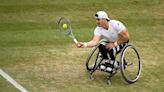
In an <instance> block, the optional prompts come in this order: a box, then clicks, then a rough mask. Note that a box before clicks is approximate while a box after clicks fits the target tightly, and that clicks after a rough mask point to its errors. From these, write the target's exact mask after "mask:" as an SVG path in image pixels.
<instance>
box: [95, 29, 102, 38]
mask: <svg viewBox="0 0 164 92" xmlns="http://www.w3.org/2000/svg"><path fill="white" fill-rule="evenodd" d="M94 35H98V36H101V33H100V28H99V27H96V28H95V30H94Z"/></svg>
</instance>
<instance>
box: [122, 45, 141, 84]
mask: <svg viewBox="0 0 164 92" xmlns="http://www.w3.org/2000/svg"><path fill="white" fill-rule="evenodd" d="M120 61H121V62H120V63H121V73H122V75H123V77H124V79H125V80H126V81H127V82H129V83H134V82H136V81H137V80H138V78H139V76H140V74H141V61H140V57H139V54H138V52H137V50H136V49H135V48H134V47H133V46H132V45H128V46H126V47H125V49H124V50H123V51H122V54H121V60H120Z"/></svg>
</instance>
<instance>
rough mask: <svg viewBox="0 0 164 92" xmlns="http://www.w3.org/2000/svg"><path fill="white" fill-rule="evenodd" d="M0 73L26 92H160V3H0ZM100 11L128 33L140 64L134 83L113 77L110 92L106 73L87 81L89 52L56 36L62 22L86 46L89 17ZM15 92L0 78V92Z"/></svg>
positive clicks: (89, 0) (38, 0)
mask: <svg viewBox="0 0 164 92" xmlns="http://www.w3.org/2000/svg"><path fill="white" fill-rule="evenodd" d="M0 2H1V3H0V68H2V69H3V70H4V71H6V72H7V73H8V74H9V75H11V76H12V77H13V78H14V79H15V80H16V81H18V82H19V83H20V84H21V85H23V86H24V87H25V88H27V90H29V92H66V91H67V92H85V91H86V92H108V91H111V92H120V91H121V92H154V91H156V92H163V90H164V88H163V86H164V84H163V82H164V79H163V78H164V74H163V71H164V67H163V64H164V62H163V59H164V51H163V49H164V47H163V46H164V42H163V41H164V37H163V34H164V31H163V30H164V26H163V25H164V22H163V21H164V12H163V9H164V2H163V1H162V0H99V1H98V0H97V1H94V0H78V1H76V0H69V1H68V0H63V1H61V0H33V1H32V0H21V1H20V0H0ZM99 10H104V11H106V12H108V13H109V15H110V17H111V18H112V19H117V20H120V21H122V22H123V23H124V24H125V25H126V26H127V28H128V30H129V33H130V38H131V40H130V41H131V43H132V44H134V45H135V46H136V47H137V49H138V51H139V53H140V55H141V59H142V64H143V67H142V68H143V71H142V75H141V77H140V79H139V81H138V82H136V83H134V84H130V85H129V84H127V83H126V82H125V81H124V80H123V79H122V77H121V74H120V73H118V74H117V75H115V76H114V77H113V79H112V82H113V84H112V85H111V86H109V85H107V84H106V76H107V74H106V73H103V72H96V73H95V75H94V76H95V80H94V81H90V80H89V79H88V74H87V72H86V69H85V60H86V57H87V55H88V53H89V51H90V49H86V50H83V49H78V48H76V47H75V46H74V45H73V43H72V41H71V39H69V38H67V37H64V36H62V35H60V34H59V33H57V32H55V31H54V30H56V29H57V25H56V21H57V19H59V18H60V17H61V16H66V17H68V18H69V19H70V20H71V22H72V25H73V31H74V34H75V36H76V37H77V39H78V40H79V41H89V40H90V39H91V38H92V36H93V30H94V28H95V19H94V14H95V13H96V12H97V11H99ZM11 91H12V92H18V90H16V89H15V88H14V87H13V86H12V85H11V84H9V83H8V82H7V81H6V80H5V79H3V78H2V77H0V92H11Z"/></svg>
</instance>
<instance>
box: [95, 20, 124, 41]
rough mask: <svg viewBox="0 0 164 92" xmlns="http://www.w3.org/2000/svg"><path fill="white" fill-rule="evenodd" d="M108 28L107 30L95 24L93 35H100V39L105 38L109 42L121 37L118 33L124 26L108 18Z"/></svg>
mask: <svg viewBox="0 0 164 92" xmlns="http://www.w3.org/2000/svg"><path fill="white" fill-rule="evenodd" d="M108 24H109V28H108V30H106V29H104V28H103V27H99V26H97V27H96V28H95V30H94V35H98V36H101V38H102V39H106V40H108V41H109V42H115V41H117V40H119V39H120V38H121V36H120V35H119V33H120V32H121V31H123V30H124V29H125V28H126V27H125V26H124V25H123V24H122V23H121V22H120V21H117V20H110V21H109V22H108Z"/></svg>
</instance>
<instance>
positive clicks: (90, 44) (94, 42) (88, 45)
mask: <svg viewBox="0 0 164 92" xmlns="http://www.w3.org/2000/svg"><path fill="white" fill-rule="evenodd" d="M100 38H101V37H100V36H98V35H95V36H94V37H93V39H92V40H91V41H89V42H79V43H78V44H80V45H79V46H77V47H79V48H91V47H94V46H96V45H97V44H98V42H99V41H100Z"/></svg>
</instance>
